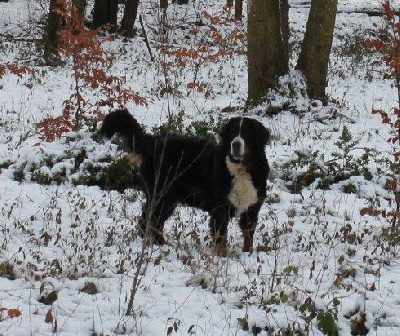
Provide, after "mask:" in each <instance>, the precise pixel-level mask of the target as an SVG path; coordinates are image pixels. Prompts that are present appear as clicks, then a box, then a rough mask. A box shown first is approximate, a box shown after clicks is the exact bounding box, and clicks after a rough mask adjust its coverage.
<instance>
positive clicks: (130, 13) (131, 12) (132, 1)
mask: <svg viewBox="0 0 400 336" xmlns="http://www.w3.org/2000/svg"><path fill="white" fill-rule="evenodd" d="M138 6H139V0H126V2H125V9H124V17H123V18H122V22H121V31H122V32H123V34H124V35H126V36H128V37H132V36H133V35H134V30H133V25H134V23H135V21H136V16H137V10H138Z"/></svg>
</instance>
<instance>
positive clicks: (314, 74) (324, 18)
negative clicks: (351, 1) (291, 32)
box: [296, 0, 338, 102]
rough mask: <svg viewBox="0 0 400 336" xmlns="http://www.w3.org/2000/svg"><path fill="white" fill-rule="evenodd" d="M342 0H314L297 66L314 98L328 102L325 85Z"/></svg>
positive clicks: (310, 95) (309, 92)
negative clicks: (337, 12)
mask: <svg viewBox="0 0 400 336" xmlns="http://www.w3.org/2000/svg"><path fill="white" fill-rule="evenodd" d="M337 3H338V0H324V1H320V0H312V1H311V9H310V14H309V17H308V21H307V27H306V33H305V36H304V41H303V46H302V48H301V52H300V56H299V60H298V62H297V66H296V69H298V70H300V71H301V72H302V73H303V74H304V76H305V78H306V81H307V92H308V95H309V97H310V98H315V99H320V100H322V101H323V102H326V94H325V87H326V85H327V74H328V65H329V55H330V52H331V47H332V40H333V30H334V27H335V20H336V10H337Z"/></svg>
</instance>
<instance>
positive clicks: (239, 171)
mask: <svg viewBox="0 0 400 336" xmlns="http://www.w3.org/2000/svg"><path fill="white" fill-rule="evenodd" d="M226 166H227V167H228V170H229V172H230V173H231V175H232V176H233V180H232V188H231V192H230V193H229V195H228V200H229V201H230V202H231V203H232V205H233V206H234V207H235V208H236V216H240V215H241V214H242V213H243V212H245V211H246V210H247V209H248V208H249V206H251V205H253V204H254V203H256V202H257V201H258V198H257V190H256V188H254V185H253V182H252V181H251V176H250V174H249V173H248V172H246V169H245V167H244V165H243V163H234V162H231V160H229V157H226Z"/></svg>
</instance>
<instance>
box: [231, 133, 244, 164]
mask: <svg viewBox="0 0 400 336" xmlns="http://www.w3.org/2000/svg"><path fill="white" fill-rule="evenodd" d="M231 155H232V156H233V158H234V159H241V158H242V157H243V155H244V145H243V139H242V138H240V137H236V138H235V139H233V141H232V142H231Z"/></svg>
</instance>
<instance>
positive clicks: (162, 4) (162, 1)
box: [160, 0, 168, 9]
mask: <svg viewBox="0 0 400 336" xmlns="http://www.w3.org/2000/svg"><path fill="white" fill-rule="evenodd" d="M160 8H163V9H165V8H168V0H160Z"/></svg>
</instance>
